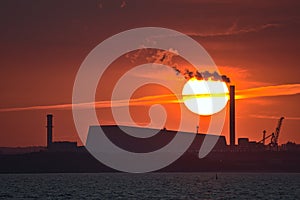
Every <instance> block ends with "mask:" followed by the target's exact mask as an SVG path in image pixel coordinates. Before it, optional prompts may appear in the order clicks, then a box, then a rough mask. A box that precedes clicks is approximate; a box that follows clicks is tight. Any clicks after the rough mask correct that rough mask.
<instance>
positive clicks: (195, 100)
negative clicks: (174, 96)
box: [182, 78, 229, 116]
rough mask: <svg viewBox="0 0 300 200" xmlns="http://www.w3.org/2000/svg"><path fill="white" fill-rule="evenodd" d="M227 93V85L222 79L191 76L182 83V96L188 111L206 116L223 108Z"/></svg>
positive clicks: (227, 97)
mask: <svg viewBox="0 0 300 200" xmlns="http://www.w3.org/2000/svg"><path fill="white" fill-rule="evenodd" d="M228 93H229V91H228V87H227V85H226V83H225V82H223V81H213V80H197V79H196V78H192V79H190V80H188V81H187V82H186V84H185V85H184V87H183V90H182V97H183V102H184V104H185V106H186V107H187V108H188V109H189V110H190V111H192V112H193V113H196V114H199V115H205V116H207V115H213V114H215V113H217V112H220V111H221V110H222V109H224V108H225V106H226V104H227V101H228V100H229V96H228Z"/></svg>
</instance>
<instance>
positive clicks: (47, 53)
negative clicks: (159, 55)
mask: <svg viewBox="0 0 300 200" xmlns="http://www.w3.org/2000/svg"><path fill="white" fill-rule="evenodd" d="M299 10H300V3H299V2H298V1H278V0H275V1H264V2H261V1H238V0H231V1H230V0H228V1H226V0H225V1H219V0H212V1H209V0H204V1H195V0H186V1H179V0H173V1H167V0H157V1H155V2H154V1H147V0H146V1H138V0H135V1H132V0H128V1H108V0H106V1H77V0H76V1H72V2H71V1H41V2H38V1H31V0H29V1H26V2H22V1H11V0H9V1H8V0H7V1H1V6H0V22H1V23H0V24H1V32H0V41H1V46H0V52H1V54H0V57H1V59H0V71H1V73H0V89H1V104H0V125H1V129H0V146H34V145H45V144H46V130H45V125H46V122H45V121H46V120H45V116H46V114H47V113H52V114H54V116H55V118H54V120H55V121H54V126H55V127H54V140H77V141H79V139H78V137H77V134H76V130H75V127H74V122H73V118H72V111H71V109H70V108H66V107H65V106H63V107H64V108H60V109H58V108H57V107H55V106H54V107H51V105H62V104H71V102H72V101H71V100H72V89H73V84H74V79H75V76H76V73H77V70H78V69H79V67H80V65H81V63H82V62H83V60H84V58H85V57H86V56H87V54H88V53H89V52H90V51H91V50H92V49H93V48H94V47H95V46H96V45H98V44H99V43H100V42H102V41H103V40H105V39H107V38H108V37H110V36H112V35H114V34H117V33H119V32H121V31H125V30H128V29H132V28H138V27H147V26H155V27H165V28H170V29H174V30H177V31H180V32H182V33H185V34H188V35H190V36H191V37H192V38H193V39H195V40H196V41H198V42H199V43H200V44H201V45H202V46H204V48H205V49H206V50H207V51H208V53H209V54H210V56H211V57H212V58H213V60H214V61H215V63H216V64H217V65H218V66H219V69H220V72H221V73H223V74H226V75H227V76H229V77H230V78H231V80H232V82H233V83H234V84H235V85H236V89H237V90H238V91H240V93H239V94H240V95H241V96H242V95H246V96H247V95H248V97H249V96H251V95H252V96H251V97H252V98H244V99H239V100H237V102H236V104H237V105H236V108H237V110H236V116H237V137H249V138H250V139H251V140H259V139H260V138H261V135H262V131H263V130H264V129H266V130H267V132H268V133H271V132H273V131H274V130H275V127H276V123H277V119H279V118H280V117H281V116H285V117H286V119H285V121H284V122H283V126H282V131H281V135H280V137H279V142H280V143H286V142H287V141H294V142H297V143H300V134H299V133H300V108H299V106H298V103H299V101H300V94H299V93H300V92H299V90H300V89H299V84H300V80H299V74H300V73H299V72H300V68H299V64H300V60H299V50H300V49H299V47H300V43H299V35H300V29H299V22H300V21H299V20H300V14H299ZM126 63H127V64H126ZM130 63H131V62H130V60H127V61H126V59H125V60H124V59H123V60H122V59H120V61H116V62H115V63H114V64H112V65H111V66H110V71H108V72H107V73H108V75H107V77H113V76H112V75H110V74H109V73H111V74H118V73H119V75H120V73H121V72H122V71H124V70H126V69H127V68H126V66H127V67H128V65H130ZM131 64H132V65H133V64H134V63H131ZM114 77H115V79H116V77H117V76H114ZM115 79H112V78H109V81H113V80H115ZM102 81H104V82H105V81H108V80H102ZM297 84H298V85H297ZM270 86H271V87H270ZM109 88H110V87H103V86H101V82H100V84H99V87H98V91H101V93H100V94H97V99H96V100H98V101H106V100H109V97H110V89H109ZM143 89H144V90H143ZM167 92H168V91H166V90H165V89H162V88H159V89H158V88H154V87H150V88H141V89H140V90H139V91H137V92H136V97H141V96H145V95H146V96H148V95H159V94H165V93H167ZM258 94H259V95H258ZM35 106H45V107H42V108H39V109H28V110H20V111H11V110H9V109H10V108H24V107H35ZM172 106H173V107H172ZM166 109H167V111H168V112H171V114H170V115H171V116H174V117H173V118H172V119H169V122H168V121H167V124H166V126H167V127H168V128H170V129H176V127H177V126H176V114H174V113H172V112H174V105H167V106H166ZM109 112H110V111H109V108H99V109H98V110H97V113H98V115H99V119H100V121H101V120H102V121H103V122H105V123H110V122H111V121H110V120H111V117H110V115H109ZM132 112H137V113H139V116H141V117H139V118H136V119H135V120H136V121H137V122H138V123H140V124H144V123H146V122H148V120H149V118H147V115H148V112H147V106H143V107H141V106H140V107H134V108H132ZM191 130H193V131H194V130H195V127H191ZM227 133H228V127H227V122H226V125H225V127H224V130H223V133H222V134H223V135H226V136H227Z"/></svg>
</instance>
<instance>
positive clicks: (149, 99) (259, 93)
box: [0, 84, 300, 120]
mask: <svg viewBox="0 0 300 200" xmlns="http://www.w3.org/2000/svg"><path fill="white" fill-rule="evenodd" d="M295 94H300V84H286V85H275V86H266V87H258V88H251V89H246V90H238V91H236V99H250V98H259V97H276V96H285V95H295ZM177 96H179V97H181V98H180V99H177V98H176V96H175V94H167V95H155V96H145V97H141V98H136V99H123V100H114V101H96V102H87V103H80V104H71V103H69V104H57V105H39V106H28V107H14V108H2V109H0V112H14V111H28V110H52V109H56V110H60V109H72V108H76V109H90V108H93V107H95V108H111V107H112V105H113V107H124V106H128V105H129V106H146V105H153V104H177V103H183V102H184V100H186V99H190V98H203V97H210V96H211V95H207V94H203V95H193V96H191V95H184V96H183V95H181V94H177ZM214 96H216V97H224V94H214ZM290 119H293V118H290ZM295 119H297V120H298V118H295Z"/></svg>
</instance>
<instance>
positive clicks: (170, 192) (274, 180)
mask: <svg viewBox="0 0 300 200" xmlns="http://www.w3.org/2000/svg"><path fill="white" fill-rule="evenodd" d="M0 199H138V200H140V199H283V200H286V199H300V174H299V173H145V174H128V173H96V174H92V173H89V174H85V173H82V174H77V173H76V174H0Z"/></svg>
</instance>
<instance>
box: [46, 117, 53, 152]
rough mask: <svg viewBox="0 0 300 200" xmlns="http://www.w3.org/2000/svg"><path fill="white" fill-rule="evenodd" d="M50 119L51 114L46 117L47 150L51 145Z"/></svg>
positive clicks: (51, 126)
mask: <svg viewBox="0 0 300 200" xmlns="http://www.w3.org/2000/svg"><path fill="white" fill-rule="evenodd" d="M52 118H53V115H52V114H48V115H47V148H50V146H51V144H52V128H53V124H52Z"/></svg>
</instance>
